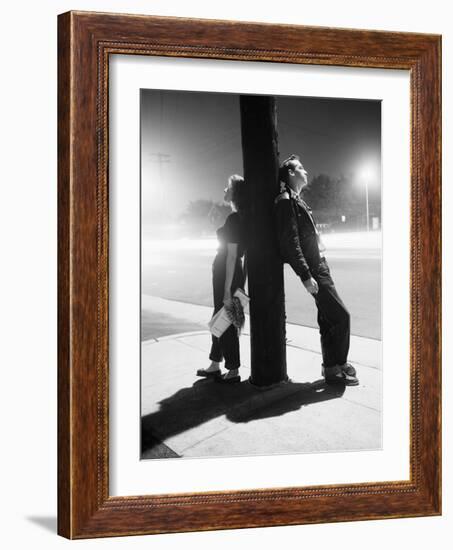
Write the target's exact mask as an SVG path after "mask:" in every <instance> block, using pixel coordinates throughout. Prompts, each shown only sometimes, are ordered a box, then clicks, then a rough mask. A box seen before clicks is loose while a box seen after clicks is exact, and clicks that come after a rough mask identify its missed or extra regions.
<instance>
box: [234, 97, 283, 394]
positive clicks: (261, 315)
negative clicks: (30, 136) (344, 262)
mask: <svg viewBox="0 0 453 550" xmlns="http://www.w3.org/2000/svg"><path fill="white" fill-rule="evenodd" d="M240 111H241V131H242V153H243V161H244V178H245V181H246V182H247V185H249V186H250V198H251V201H250V211H249V213H248V216H247V220H248V227H247V235H248V241H247V253H246V254H247V270H248V290H249V294H250V331H251V349H252V357H251V371H252V374H251V377H250V382H251V383H252V384H254V385H256V386H270V385H272V384H277V383H279V382H284V381H287V379H288V376H287V373H286V328H285V318H286V316H285V294H284V282H283V262H282V260H281V258H280V255H279V252H278V247H277V239H276V235H275V229H274V216H273V208H274V199H275V197H276V196H277V194H278V191H279V181H278V146H277V129H276V104H275V99H274V98H273V97H269V96H246V95H242V96H240Z"/></svg>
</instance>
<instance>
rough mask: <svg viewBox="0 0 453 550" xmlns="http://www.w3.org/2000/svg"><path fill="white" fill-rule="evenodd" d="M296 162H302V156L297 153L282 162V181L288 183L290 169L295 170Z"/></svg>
mask: <svg viewBox="0 0 453 550" xmlns="http://www.w3.org/2000/svg"><path fill="white" fill-rule="evenodd" d="M296 162H300V158H299V157H298V156H297V155H290V156H289V157H288V158H287V159H286V160H284V161H283V162H282V163H281V164H280V169H279V171H278V177H279V178H280V181H283V182H284V183H288V175H289V171H290V170H294V168H295V165H296Z"/></svg>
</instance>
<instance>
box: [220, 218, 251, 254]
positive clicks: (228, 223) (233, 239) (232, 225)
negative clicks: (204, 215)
mask: <svg viewBox="0 0 453 550" xmlns="http://www.w3.org/2000/svg"><path fill="white" fill-rule="evenodd" d="M217 240H218V241H219V248H218V250H217V255H219V254H226V250H227V244H228V243H236V244H237V245H238V258H242V256H243V255H244V249H245V246H244V234H243V227H242V221H241V218H240V216H239V214H238V213H237V212H232V213H231V214H230V215H229V216H228V218H227V219H226V220H225V224H224V225H223V226H222V227H219V229H217Z"/></svg>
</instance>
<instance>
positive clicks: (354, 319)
mask: <svg viewBox="0 0 453 550" xmlns="http://www.w3.org/2000/svg"><path fill="white" fill-rule="evenodd" d="M214 254H215V252H213V251H212V250H209V249H205V250H203V249H202V250H199V249H194V250H172V249H169V250H165V249H164V250H162V249H160V250H159V251H158V252H154V253H153V254H150V253H148V252H147V253H146V258H145V260H146V261H144V262H143V265H142V293H143V294H148V295H150V296H158V297H160V298H167V299H170V300H177V301H181V302H188V303H192V304H199V305H205V306H212V286H211V265H212V260H213V256H214ZM326 256H327V260H328V263H329V266H330V270H331V274H332V277H333V280H334V281H335V285H336V287H337V290H338V292H339V294H340V296H341V298H342V299H343V302H344V303H345V304H346V306H347V308H348V309H349V311H350V313H351V332H352V334H355V335H357V336H365V337H368V338H374V339H380V338H381V258H380V256H379V255H378V254H377V253H376V251H368V250H358V249H357V250H355V249H348V250H335V249H333V250H331V249H330V250H329V253H328V254H327V255H326ZM285 294H286V314H287V321H288V322H289V323H295V324H300V325H304V326H310V327H317V323H316V307H315V305H314V300H313V298H312V297H311V296H310V295H309V294H308V293H307V292H306V291H305V289H304V287H303V285H302V283H301V282H300V280H299V279H298V277H297V276H296V275H295V274H294V273H293V272H292V270H291V268H290V267H289V266H285ZM180 328H181V327H180Z"/></svg>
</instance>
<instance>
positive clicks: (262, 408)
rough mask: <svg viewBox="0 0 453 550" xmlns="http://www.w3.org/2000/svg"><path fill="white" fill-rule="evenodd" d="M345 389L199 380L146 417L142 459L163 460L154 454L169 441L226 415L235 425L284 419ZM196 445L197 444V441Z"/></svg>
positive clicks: (318, 383)
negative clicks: (161, 445) (290, 413)
mask: <svg viewBox="0 0 453 550" xmlns="http://www.w3.org/2000/svg"><path fill="white" fill-rule="evenodd" d="M344 391H345V386H344V385H342V384H340V385H335V386H332V385H327V384H325V382H324V380H317V381H316V382H312V383H300V382H290V383H288V384H282V385H281V386H277V387H274V388H271V389H268V390H260V389H257V388H255V387H254V386H252V385H251V384H249V383H248V382H242V383H240V384H231V385H227V384H219V383H218V382H215V381H213V380H199V381H197V382H195V383H194V384H193V386H190V387H188V388H183V389H181V390H179V391H177V392H176V393H175V394H173V395H171V396H170V397H167V398H166V399H163V400H162V401H160V402H159V405H160V410H159V411H157V412H155V413H151V414H148V415H146V416H144V417H142V424H141V427H142V458H160V457H159V456H157V455H154V453H152V452H150V451H151V450H152V449H153V447H155V446H156V445H157V444H159V443H163V442H164V441H165V440H166V439H167V438H169V437H171V436H174V435H177V434H180V433H182V432H185V431H187V430H190V429H192V428H195V427H197V426H201V425H202V424H204V423H205V422H208V421H209V420H212V419H214V418H217V417H219V416H223V415H225V416H226V418H227V419H228V420H230V421H231V422H235V423H241V422H250V421H252V420H259V419H263V418H270V417H274V416H281V415H283V414H285V413H288V412H291V411H296V410H298V409H300V408H301V407H304V406H307V405H311V404H313V403H320V402H322V401H327V400H330V399H337V398H339V397H341V396H342V395H343V394H344ZM194 443H195V441H194Z"/></svg>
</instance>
